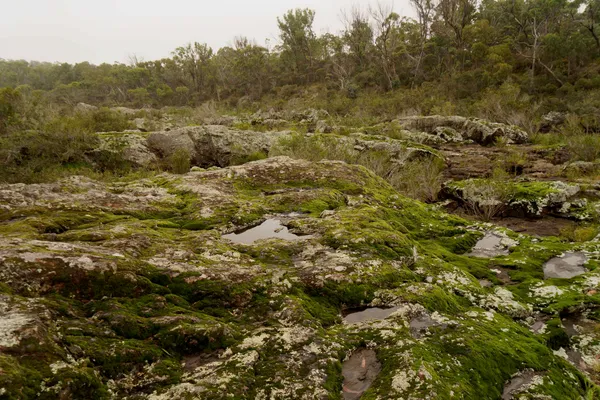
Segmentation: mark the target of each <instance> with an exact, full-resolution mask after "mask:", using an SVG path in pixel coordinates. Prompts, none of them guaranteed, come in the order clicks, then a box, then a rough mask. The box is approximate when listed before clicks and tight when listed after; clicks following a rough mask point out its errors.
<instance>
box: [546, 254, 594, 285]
mask: <svg viewBox="0 0 600 400" xmlns="http://www.w3.org/2000/svg"><path fill="white" fill-rule="evenodd" d="M587 260H588V257H587V255H586V254H585V253H582V252H569V253H565V254H563V255H561V256H559V257H555V258H553V259H551V260H549V261H548V262H547V263H546V264H544V278H545V279H550V278H561V279H570V278H573V277H576V276H579V275H582V274H585V272H586V271H587V269H586V268H585V267H584V264H585V263H586V262H587Z"/></svg>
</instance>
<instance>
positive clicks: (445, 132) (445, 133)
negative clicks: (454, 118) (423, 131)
mask: <svg viewBox="0 0 600 400" xmlns="http://www.w3.org/2000/svg"><path fill="white" fill-rule="evenodd" d="M433 134H434V135H435V136H437V137H439V138H440V139H441V140H442V141H443V142H444V143H457V142H462V141H463V137H462V135H461V134H460V132H458V131H457V130H456V129H453V128H449V127H445V126H438V127H436V128H435V129H434V130H433Z"/></svg>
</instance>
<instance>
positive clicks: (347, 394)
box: [342, 349, 381, 400]
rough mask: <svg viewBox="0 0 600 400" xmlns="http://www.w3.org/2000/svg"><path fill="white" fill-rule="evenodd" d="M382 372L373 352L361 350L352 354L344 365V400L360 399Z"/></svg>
mask: <svg viewBox="0 0 600 400" xmlns="http://www.w3.org/2000/svg"><path fill="white" fill-rule="evenodd" d="M380 371H381V364H380V363H379V361H378V360H377V355H376V354H375V352H374V351H373V350H367V349H361V350H358V351H357V352H355V353H354V354H352V356H351V357H350V358H349V359H348V360H347V361H346V362H344V364H343V365H342V375H343V376H344V383H343V386H342V395H343V398H344V400H356V399H360V397H361V396H362V395H363V393H364V392H365V391H366V390H367V389H368V388H369V387H370V386H371V384H372V383H373V381H374V380H375V378H376V377H377V375H378V374H379V372H380Z"/></svg>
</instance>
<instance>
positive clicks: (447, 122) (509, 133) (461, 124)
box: [397, 115, 528, 145]
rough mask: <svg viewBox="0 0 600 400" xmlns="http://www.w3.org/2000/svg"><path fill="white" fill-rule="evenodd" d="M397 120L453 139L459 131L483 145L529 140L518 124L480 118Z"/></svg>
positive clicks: (419, 117) (413, 128)
mask: <svg viewBox="0 0 600 400" xmlns="http://www.w3.org/2000/svg"><path fill="white" fill-rule="evenodd" d="M397 122H398V123H399V124H400V126H401V127H402V128H404V129H408V130H413V131H422V132H426V133H430V134H432V135H436V136H438V137H440V135H442V136H445V137H447V138H448V139H449V140H451V141H456V140H458V135H456V133H454V132H457V133H458V134H459V135H460V137H461V138H462V140H472V141H474V142H476V143H479V144H481V145H490V144H494V143H495V142H496V141H497V140H500V139H501V140H505V141H506V142H507V143H525V142H527V140H528V135H527V133H526V132H525V131H523V130H522V129H520V128H518V127H516V126H512V125H505V124H501V123H497V122H490V121H486V120H482V119H478V118H465V117H460V116H448V117H447V116H440V115H430V116H424V117H423V116H411V117H404V118H400V119H398V120H397ZM443 128H447V129H443Z"/></svg>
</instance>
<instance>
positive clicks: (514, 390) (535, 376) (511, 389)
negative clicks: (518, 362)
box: [502, 371, 543, 400]
mask: <svg viewBox="0 0 600 400" xmlns="http://www.w3.org/2000/svg"><path fill="white" fill-rule="evenodd" d="M542 376H543V374H541V373H539V372H535V371H524V372H521V373H519V374H517V375H516V376H514V377H513V378H512V379H511V380H510V381H509V382H507V383H506V385H505V386H504V391H503V392H502V400H512V399H517V398H519V394H521V393H523V392H526V391H527V389H529V387H530V386H532V385H535V384H540V378H542Z"/></svg>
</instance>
